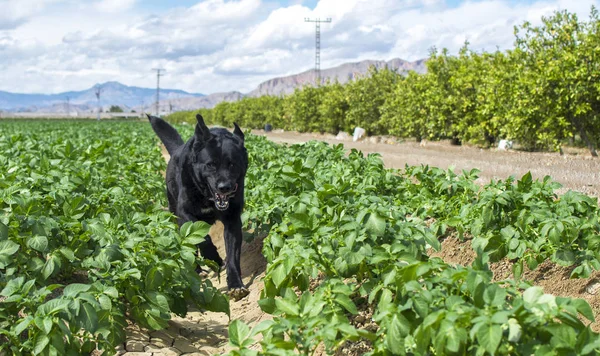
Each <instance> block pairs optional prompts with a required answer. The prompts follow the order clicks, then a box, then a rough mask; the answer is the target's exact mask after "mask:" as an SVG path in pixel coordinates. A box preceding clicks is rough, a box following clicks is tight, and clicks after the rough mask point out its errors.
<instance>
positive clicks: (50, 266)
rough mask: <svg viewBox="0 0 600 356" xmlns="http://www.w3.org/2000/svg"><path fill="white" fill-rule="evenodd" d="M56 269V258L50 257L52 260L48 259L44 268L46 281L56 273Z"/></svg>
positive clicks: (43, 275)
mask: <svg viewBox="0 0 600 356" xmlns="http://www.w3.org/2000/svg"><path fill="white" fill-rule="evenodd" d="M55 267H56V264H55V263H54V258H52V256H50V258H48V259H47V260H46V262H45V263H44V267H42V277H44V279H48V278H50V276H51V275H52V273H54V269H55Z"/></svg>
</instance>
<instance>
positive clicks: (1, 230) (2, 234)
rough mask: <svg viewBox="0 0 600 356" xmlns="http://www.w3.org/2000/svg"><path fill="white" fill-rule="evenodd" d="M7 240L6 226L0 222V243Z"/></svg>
mask: <svg viewBox="0 0 600 356" xmlns="http://www.w3.org/2000/svg"><path fill="white" fill-rule="evenodd" d="M4 240H8V226H6V225H4V224H3V223H2V222H1V221H0V241H4Z"/></svg>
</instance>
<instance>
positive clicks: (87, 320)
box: [77, 303, 98, 333]
mask: <svg viewBox="0 0 600 356" xmlns="http://www.w3.org/2000/svg"><path fill="white" fill-rule="evenodd" d="M77 321H78V322H79V323H80V325H82V327H83V328H84V329H85V330H87V331H89V332H91V333H94V332H95V331H96V329H97V328H98V314H97V313H96V309H94V307H93V306H91V305H90V304H88V303H81V306H80V308H79V315H77Z"/></svg>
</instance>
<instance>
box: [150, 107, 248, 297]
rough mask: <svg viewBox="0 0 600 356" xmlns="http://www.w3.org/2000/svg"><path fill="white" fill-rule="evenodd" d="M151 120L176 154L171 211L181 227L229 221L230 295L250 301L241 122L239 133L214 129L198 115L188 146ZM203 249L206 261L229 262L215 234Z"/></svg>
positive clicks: (171, 172)
mask: <svg viewBox="0 0 600 356" xmlns="http://www.w3.org/2000/svg"><path fill="white" fill-rule="evenodd" d="M148 119H149V120H150V124H151V125H152V129H153V130H154V132H156V134H157V135H158V137H159V138H160V140H161V141H162V142H163V144H164V145H165V147H166V148H167V151H168V152H169V154H170V155H171V159H170V160H169V163H168V165H167V174H166V181H167V198H168V200H169V210H170V211H171V212H172V213H173V214H175V215H176V216H177V218H178V223H179V226H181V225H183V224H184V223H186V222H188V221H198V220H202V221H206V222H207V223H209V224H214V222H215V221H216V220H219V221H221V222H222V223H223V226H224V229H225V231H224V238H225V252H226V254H227V259H226V263H225V264H226V271H227V287H228V289H229V294H230V295H231V296H232V298H234V299H239V298H243V297H245V296H246V295H247V294H248V290H247V289H246V288H244V285H243V283H242V276H241V269H240V254H241V247H242V220H241V214H242V208H243V207H244V178H245V176H246V169H247V168H248V153H247V152H246V148H245V147H244V133H243V132H242V130H240V128H239V126H238V125H237V124H234V125H235V129H234V130H233V134H231V132H229V131H227V130H226V129H222V128H212V129H209V128H208V127H207V126H206V124H205V123H204V119H203V118H202V116H201V115H200V114H198V115H196V119H197V121H198V122H197V124H196V129H195V132H194V136H193V137H192V138H190V139H189V140H188V141H187V142H185V143H184V142H183V140H182V139H181V136H180V135H179V133H178V132H177V130H175V128H174V127H173V126H171V125H169V124H168V123H167V122H166V121H164V120H162V119H160V118H158V117H155V116H150V115H148ZM198 247H199V248H200V253H201V255H202V256H203V257H204V258H206V259H209V260H213V261H215V262H216V263H217V264H218V265H219V266H221V265H222V264H223V260H222V259H221V257H220V256H219V253H218V252H217V248H216V247H215V245H214V244H213V243H212V241H211V238H210V236H209V235H207V236H206V239H205V241H204V242H202V243H200V244H199V245H198Z"/></svg>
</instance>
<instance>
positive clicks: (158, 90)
mask: <svg viewBox="0 0 600 356" xmlns="http://www.w3.org/2000/svg"><path fill="white" fill-rule="evenodd" d="M152 70H155V71H156V116H158V114H159V110H158V101H159V99H160V77H161V76H162V75H164V74H160V72H161V71H165V69H163V68H152Z"/></svg>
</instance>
